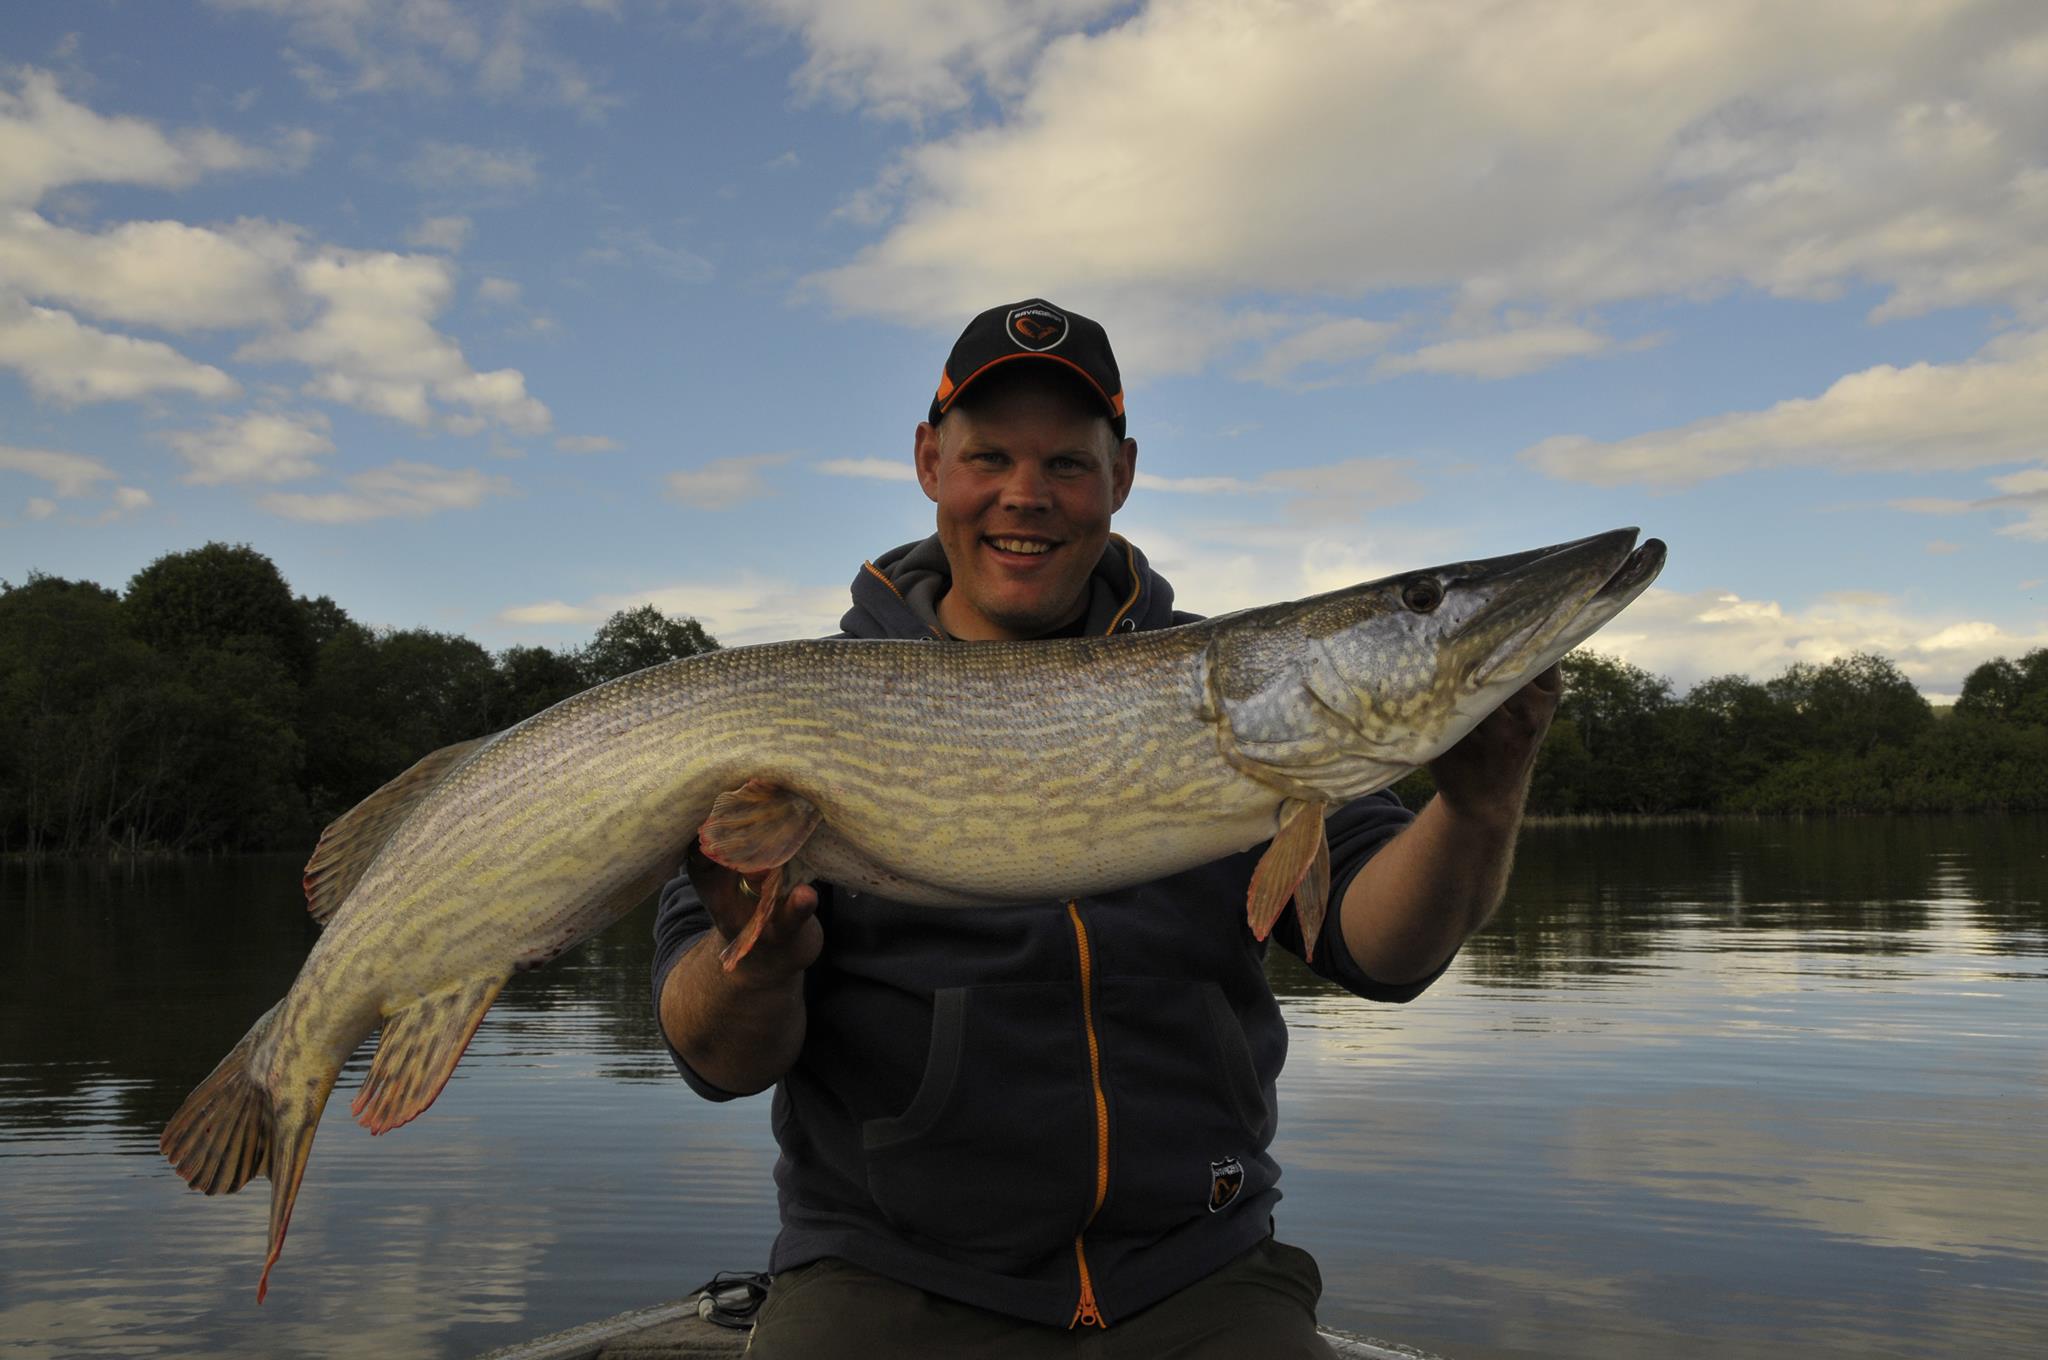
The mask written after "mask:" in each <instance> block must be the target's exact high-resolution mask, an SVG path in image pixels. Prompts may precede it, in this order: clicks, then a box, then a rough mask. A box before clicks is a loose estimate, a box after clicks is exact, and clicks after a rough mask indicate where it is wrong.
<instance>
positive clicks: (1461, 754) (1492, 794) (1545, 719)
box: [1429, 665, 1564, 822]
mask: <svg viewBox="0 0 2048 1360" xmlns="http://www.w3.org/2000/svg"><path fill="white" fill-rule="evenodd" d="M1563 694H1564V673H1563V671H1562V670H1560V669H1559V668H1558V667H1557V666H1554V665H1553V666H1552V667H1550V669H1548V670H1546V671H1544V672H1543V673H1542V674H1540V675H1538V676H1537V677H1536V678H1535V679H1533V680H1531V681H1530V682H1529V683H1528V684H1526V685H1524V686H1522V687H1521V688H1520V689H1518V690H1516V691H1515V692H1514V693H1513V694H1511V695H1509V696H1508V698H1507V700H1506V702H1504V703H1503V704H1501V706H1500V707H1499V708H1497V709H1495V710H1494V711H1493V712H1491V713H1489V714H1487V715H1486V717H1485V718H1483V719H1481V720H1480V723H1479V725H1478V726H1477V727H1475V728H1473V729H1472V730H1471V731H1470V732H1467V733H1466V734H1465V735H1464V737H1463V738H1462V739H1460V740H1459V742H1458V744H1457V745H1455V746H1453V747H1451V749H1450V750H1448V751H1445V752H1444V753H1443V754H1442V755H1440V756H1438V757H1437V758H1436V759H1435V760H1432V761H1431V762H1430V763H1429V774H1430V778H1432V779H1434V780H1435V781H1436V791H1437V796H1438V797H1439V798H1443V799H1445V800H1446V801H1448V802H1449V803H1450V805H1451V806H1452V807H1453V808H1454V809H1455V810H1456V811H1457V812H1458V813H1460V814H1461V815H1463V816H1467V817H1475V818H1480V819H1484V820H1501V819H1505V820H1507V821H1510V822H1513V821H1516V820H1518V819H1519V818H1520V817H1521V814H1522V800H1523V798H1524V796H1525V795H1526V794H1527V793H1528V789H1529V775H1530V773H1531V772H1532V771H1533V770H1534V769H1535V768H1536V753H1537V752H1538V751H1539V750H1540V749H1542V746H1543V734H1544V733H1545V732H1547V731H1549V730H1550V720H1551V719H1552V718H1554V717H1556V716H1557V704H1558V700H1559V699H1560V698H1561V697H1562V696H1563Z"/></svg>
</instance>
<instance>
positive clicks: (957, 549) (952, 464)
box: [917, 365, 1138, 641]
mask: <svg viewBox="0 0 2048 1360" xmlns="http://www.w3.org/2000/svg"><path fill="white" fill-rule="evenodd" d="M1035 367H1037V366H1036V365H1031V366H1020V371H1019V372H1018V373H1016V374H1014V375H1010V374H993V373H992V374H989V375H988V376H986V377H984V378H983V379H982V383H986V384H988V390H986V391H977V392H974V393H973V394H972V395H973V396H974V397H975V401H974V403H973V404H972V405H966V404H963V405H960V406H956V407H954V408H953V410H951V411H950V412H948V413H947V415H946V418H945V419H944V420H942V421H940V422H939V424H938V425H937V426H933V425H929V424H920V425H919V426H918V427H917V480H918V483H919V484H920V485H921V486H923V487H924V493H925V495H927V496H929V497H931V498H932V500H933V501H934V502H935V503H936V504H937V505H938V507H939V512H938V520H939V542H940V544H941V545H942V546H943V547H944V548H945V550H946V560H947V562H948V563H949V564H950V565H951V567H952V569H953V585H952V588H951V589H950V590H948V591H947V592H946V594H945V596H944V597H943V598H942V599H941V600H940V601H939V622H940V623H941V624H943V625H944V626H945V629H946V631H947V632H948V633H951V634H952V635H953V636H954V637H956V638H962V639H966V640H970V641H986V640H992V639H1013V640H1014V639H1022V638H1034V637H1042V636H1044V635H1045V634H1046V633H1049V632H1052V631H1054V630H1055V629H1058V628H1060V627H1063V626H1064V625H1066V624H1069V623H1071V622H1073V621H1074V620H1075V619H1076V618H1078V617H1080V614H1081V612H1082V610H1083V609H1084V608H1085V607H1086V604H1087V585H1088V576H1089V573H1090V572H1092V571H1093V570H1094V568H1095V563H1096V560H1097V559H1098V558H1100V557H1101V556H1102V549H1103V546H1104V544H1106V543H1107V542H1108V541H1109V517H1110V515H1111V514H1112V513H1114V512H1115V511H1116V510H1118V509H1120V508H1122V506H1123V503H1124V497H1125V496H1127V495H1129V494H1130V490H1131V476H1132V473H1133V471H1134V470H1135V468H1136V465H1137V457H1138V446H1137V443H1136V442H1135V441H1134V440H1129V439H1126V440H1124V441H1123V442H1122V443H1118V441H1117V438H1116V435H1115V433H1114V432H1113V431H1112V430H1111V429H1110V426H1109V420H1108V418H1107V417H1106V416H1104V415H1103V413H1102V408H1101V406H1099V405H1097V404H1095V403H1094V402H1092V401H1090V400H1089V399H1088V397H1087V395H1086V394H1085V393H1084V392H1082V391H1080V390H1078V389H1077V388H1076V387H1074V386H1073V385H1071V384H1069V383H1068V382H1066V381H1064V380H1063V379H1061V378H1059V377H1058V376H1057V375H1048V376H1047V377H1044V378H1040V377H1037V376H1036V375H1035V374H1031V373H1029V372H1028V368H1035ZM980 385H981V384H977V387H978V386H980Z"/></svg>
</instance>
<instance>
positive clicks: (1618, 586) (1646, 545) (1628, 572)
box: [1593, 538, 1665, 603]
mask: <svg viewBox="0 0 2048 1360" xmlns="http://www.w3.org/2000/svg"><path fill="white" fill-rule="evenodd" d="M1664 553H1665V548H1664V540H1663V539H1661V538H1646V539H1644V540H1643V542H1642V546H1640V547H1638V548H1637V549H1636V550H1635V551H1634V552H1632V553H1630V554H1629V555H1628V556H1627V557H1625V558H1623V559H1622V563H1621V565H1620V566H1619V567H1617V568H1615V572H1614V575H1612V576H1610V577H1608V578H1607V584H1606V585H1604V586H1602V587H1600V589H1598V590H1597V591H1595V592H1593V599H1594V600H1595V601H1599V600H1601V599H1602V598H1608V597H1613V596H1616V595H1622V594H1626V595H1627V596H1628V599H1630V600H1633V599H1634V598H1635V597H1636V594H1637V593H1639V592H1640V591H1641V590H1642V588H1644V587H1646V586H1648V585H1649V584H1650V582H1652V581H1654V580H1656V579H1657V573H1658V572H1660V571H1662V570H1664ZM1626 602H1627V601H1624V602H1623V603H1626Z"/></svg>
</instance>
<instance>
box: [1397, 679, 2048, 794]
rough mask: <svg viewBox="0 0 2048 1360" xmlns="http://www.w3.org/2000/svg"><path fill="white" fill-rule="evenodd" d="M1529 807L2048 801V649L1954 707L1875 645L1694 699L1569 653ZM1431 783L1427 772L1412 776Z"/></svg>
mask: <svg viewBox="0 0 2048 1360" xmlns="http://www.w3.org/2000/svg"><path fill="white" fill-rule="evenodd" d="M1564 678H1565V689H1564V697H1563V699H1562V700H1561V701H1560V703H1559V705H1558V711H1557V718H1556V720H1555V721H1554V722H1553V723H1552V724H1551V728H1550V731H1549V733H1548V734H1547V735H1546V736H1545V738H1544V742H1543V748H1542V750H1541V752H1540V753H1539V754H1538V757H1537V761H1536V771H1535V775H1534V777H1533V779H1532V780H1531V783H1530V788H1529V810H1530V811H1531V812H1533V813H1537V814H1547V815H1552V816H1596V817H1597V816H1631V815H1646V814H1674V813H1675V814H1686V813H1694V814H1746V815H1759V814H1761V815H1773V814H1797V815H1814V814H1833V813H1896V812H2029V811H2032V812H2038V811H2048V648H2040V647H2037V648H2035V649H2033V650H2032V651H2030V652H2028V653H2026V654H2025V655H2024V656H2022V657H2020V658H2019V659H2018V660H2017V661H2013V660H2008V659H2007V658H2005V657H1997V658H1995V659H1993V660H1990V661H1986V662H1985V663H1984V664H1982V665H1980V666H1978V667H1977V668H1976V669H1975V670H1973V671H1971V672H1970V674H1969V676H1968V677H1967V678H1966V679H1965V680H1964V681H1963V691H1962V694H1961V695H1960V696H1959V697H1958V698H1957V700H1956V702H1955V704H1954V706H1953V707H1952V708H1951V709H1949V710H1947V711H1937V710H1936V709H1935V708H1934V707H1933V706H1932V705H1931V704H1929V703H1928V702H1927V700H1926V698H1925V697H1923V696H1922V695H1921V693H1920V691H1919V690H1918V688H1916V687H1915V686H1914V684H1913V682H1912V681H1911V680H1909V679H1907V678H1906V676H1905V675H1904V674H1903V673H1902V672H1901V671H1900V670H1899V668H1898V666H1897V665H1896V664H1895V663H1894V662H1892V661H1891V660H1889V659H1888V658H1886V657H1883V656H1878V655H1875V654H1873V653H1870V652H1859V653H1856V654H1854V655H1851V656H1845V657H1838V658H1836V659H1835V660H1833V661H1829V662H1826V663H1823V664H1816V663H1812V662H1804V661H1802V662H1796V663H1794V664H1793V665H1791V666H1789V667H1787V668H1786V670H1785V672H1784V673H1783V674H1781V675H1779V676H1777V677H1776V678H1774V679H1770V680H1761V681H1759V680H1752V679H1750V678H1749V677H1748V676H1744V675H1720V676H1715V677H1714V678H1713V679H1710V680H1703V681H1701V682H1700V683H1699V684H1697V685H1694V686H1693V687H1692V689H1691V690H1689V691H1688V692H1686V693H1685V694H1683V695H1679V694H1677V693H1675V692H1674V688H1673V686H1672V683H1671V681H1670V680H1669V679H1667V678H1665V677H1663V676H1660V675H1653V674H1651V673H1650V672H1648V671H1645V670H1643V669H1642V668H1640V667H1638V666H1631V665H1629V664H1628V663H1627V662H1625V661H1618V660H1616V659H1614V658H1612V657H1607V656H1601V655H1599V654H1598V653H1593V652H1584V651H1581V652H1574V653H1573V654H1572V655H1570V656H1568V657H1566V658H1565V659H1564ZM1396 787H1397V791H1398V792H1400V793H1401V794H1402V795H1403V796H1404V798H1406V799H1409V800H1411V805H1413V800H1420V799H1422V798H1426V797H1427V796H1428V794H1429V779H1428V774H1427V772H1424V771H1418V772H1417V773H1416V774H1414V775H1411V776H1410V777H1409V778H1408V779H1407V780H1404V781H1403V782H1402V784H1400V785H1398V786H1396Z"/></svg>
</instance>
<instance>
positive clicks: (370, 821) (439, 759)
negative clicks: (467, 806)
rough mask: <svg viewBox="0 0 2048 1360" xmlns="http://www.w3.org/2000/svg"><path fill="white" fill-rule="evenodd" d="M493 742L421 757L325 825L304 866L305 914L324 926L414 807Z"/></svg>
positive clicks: (462, 744)
mask: <svg viewBox="0 0 2048 1360" xmlns="http://www.w3.org/2000/svg"><path fill="white" fill-rule="evenodd" d="M496 736H497V734H496V733H493V734H492V735H491V736H488V737H477V738H475V739H474V740H472V741H459V742H457V743H455V745H453V746H444V747H442V748H441V749H440V750H438V751H434V752H430V753H429V754H427V755H424V756H421V757H420V758H419V759H418V760H417V761H414V762H413V764H412V765H411V766H410V767H408V768H407V769H406V771H405V773H403V774H401V775H399V776H398V777H397V778H395V779H393V780H392V781H391V782H390V783H388V784H386V785H384V787H382V788H380V789H378V790H377V791H376V792H375V793H373V794H371V795H370V796H369V797H367V798H365V799H363V801H362V802H360V803H357V804H356V805H355V806H354V807H352V808H350V809H349V810H348V811H347V812H344V813H342V814H341V816H339V817H337V818H335V819H334V820H333V821H332V822H329V823H328V824H327V829H326V830H325V831H322V832H321V833H320V843H319V844H318V845H316V846H314V847H313V858H311V859H309V860H307V861H306V875H305V879H304V880H303V885H302V886H303V887H304V888H305V890H306V911H307V913H308V914H309V915H311V916H312V918H313V919H314V920H315V921H316V922H318V923H319V924H321V925H323V926H324V925H326V924H327V920H328V918H329V917H331V916H333V915H334V913H335V912H336V911H339V910H340V909H341V904H342V903H343V902H346V901H347V900H348V895H349V894H350V893H351V892H353V891H355V886H356V884H357V883H358V882H360V881H361V880H362V877H363V874H364V873H365V872H366V871H367V870H368V869H369V867H370V865H371V863H372V862H374V861H375V860H376V858H377V852H378V851H380V850H382V849H383V848H384V843H385V842H386V841H388V840H390V839H391V833H392V832H394V831H396V830H398V828H399V827H400V826H401V825H402V824H403V823H404V822H405V819H406V818H407V817H410V816H411V815H412V810H413V808H414V807H415V806H416V805H417V804H418V803H419V801H420V800H421V799H422V798H425V797H426V796H427V795H428V794H429V793H432V792H433V791H434V789H435V788H436V787H438V786H439V784H440V783H441V781H442V780H443V779H445V778H447V777H448V774H449V772H450V771H452V770H453V769H455V767H456V766H458V765H460V764H462V762H463V761H465V760H467V759H469V757H470V756H471V755H473V754H475V752H476V750H477V748H479V747H481V746H483V745H485V744H486V743H488V742H490V741H493V740H495V739H496Z"/></svg>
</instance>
